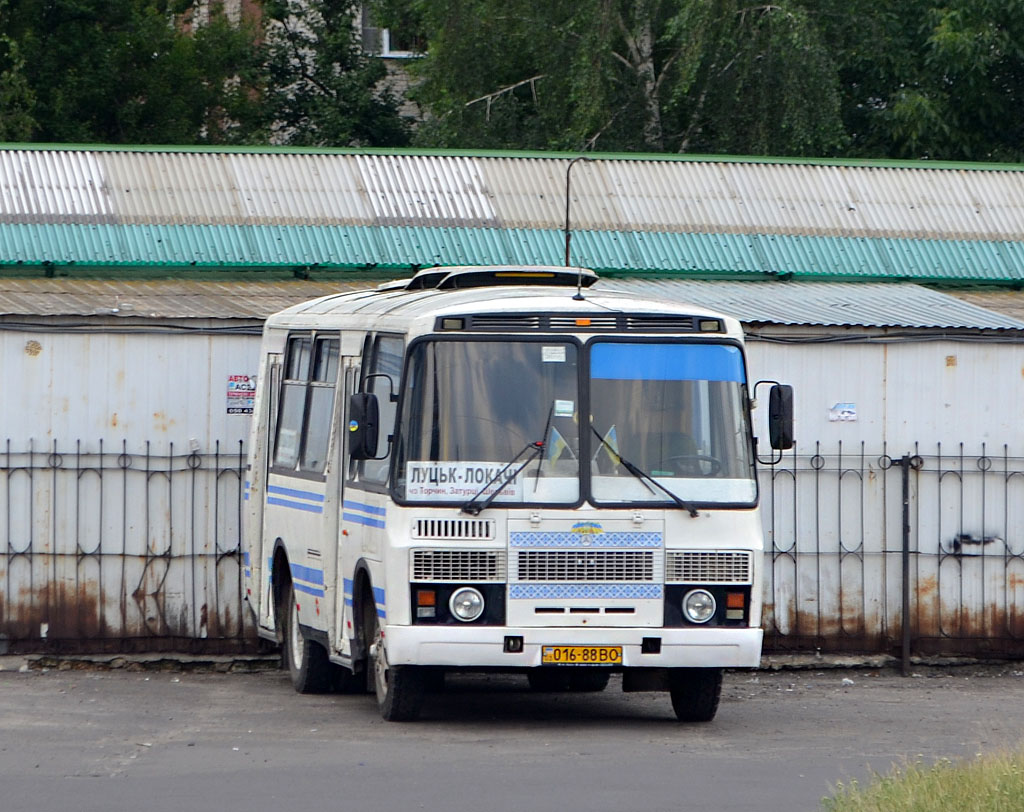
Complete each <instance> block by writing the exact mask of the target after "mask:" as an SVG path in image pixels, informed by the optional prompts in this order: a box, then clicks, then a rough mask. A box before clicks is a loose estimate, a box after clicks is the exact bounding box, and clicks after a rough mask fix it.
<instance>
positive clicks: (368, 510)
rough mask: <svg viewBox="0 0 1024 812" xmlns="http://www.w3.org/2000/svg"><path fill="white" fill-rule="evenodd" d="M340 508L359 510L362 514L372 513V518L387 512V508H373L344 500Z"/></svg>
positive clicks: (361, 503)
mask: <svg viewBox="0 0 1024 812" xmlns="http://www.w3.org/2000/svg"><path fill="white" fill-rule="evenodd" d="M342 506H343V507H346V508H348V509H349V510H361V511H362V512H363V513H372V514H373V515H374V516H384V515H385V514H386V513H387V512H388V511H387V508H382V507H375V506H373V505H367V504H365V503H363V502H353V501H351V500H349V499H346V500H345V501H344V502H343V503H342Z"/></svg>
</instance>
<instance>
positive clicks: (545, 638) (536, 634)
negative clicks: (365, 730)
mask: <svg viewBox="0 0 1024 812" xmlns="http://www.w3.org/2000/svg"><path fill="white" fill-rule="evenodd" d="M763 636H764V632H763V630H762V629H737V628H728V629H722V628H700V629H691V628H686V629H665V628H650V629H621V628H620V629H614V628H604V629H579V628H559V627H555V628H550V627H546V628H543V629H538V628H509V627H502V628H494V627H493V626H492V627H487V626H474V627H463V628H458V627H452V626H444V627H437V626H435V627H432V628H431V627H427V626H422V627H417V626H386V627H385V628H384V637H385V640H386V645H387V652H388V655H387V656H388V662H389V663H391V664H392V665H432V666H447V667H450V668H470V669H471V668H474V667H476V668H509V669H518V668H533V667H535V666H539V665H541V649H542V648H543V647H544V646H621V647H622V664H621V666H618V667H620V668H633V667H641V668H648V667H653V668H756V667H758V666H759V665H760V663H761V641H762V638H763ZM517 637H518V638H522V651H515V652H511V651H507V650H506V648H507V644H506V639H507V638H517ZM654 640H656V641H659V642H657V643H655V642H653V641H654ZM645 641H647V642H646V643H645Z"/></svg>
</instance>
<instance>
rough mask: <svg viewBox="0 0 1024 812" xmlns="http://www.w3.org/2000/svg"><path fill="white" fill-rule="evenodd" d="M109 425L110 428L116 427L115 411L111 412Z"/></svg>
mask: <svg viewBox="0 0 1024 812" xmlns="http://www.w3.org/2000/svg"><path fill="white" fill-rule="evenodd" d="M110 427H111V428H114V429H116V428H117V412H114V413H113V414H112V415H111V416H110Z"/></svg>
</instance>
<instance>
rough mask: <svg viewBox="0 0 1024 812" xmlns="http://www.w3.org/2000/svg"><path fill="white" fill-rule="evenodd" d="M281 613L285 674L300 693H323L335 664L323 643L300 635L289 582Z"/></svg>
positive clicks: (332, 677)
mask: <svg viewBox="0 0 1024 812" xmlns="http://www.w3.org/2000/svg"><path fill="white" fill-rule="evenodd" d="M282 615H283V619H284V643H283V645H282V655H283V656H282V660H283V664H284V667H285V668H286V669H287V670H288V676H290V677H291V680H292V685H293V686H294V687H295V690H296V691H298V692H299V693H300V694H322V693H327V692H328V691H330V690H331V689H332V687H333V686H334V685H335V684H336V682H337V676H338V675H337V673H336V671H335V669H336V668H337V666H335V665H334V664H333V663H331V661H330V660H329V659H328V657H327V651H326V650H325V649H324V647H323V646H321V645H320V644H319V643H316V642H313V641H312V640H307V639H306V637H305V635H303V633H302V629H301V628H300V626H299V611H298V608H297V607H296V605H295V588H294V587H293V586H292V584H291V583H289V584H288V586H287V587H286V588H285V603H284V606H283V607H282Z"/></svg>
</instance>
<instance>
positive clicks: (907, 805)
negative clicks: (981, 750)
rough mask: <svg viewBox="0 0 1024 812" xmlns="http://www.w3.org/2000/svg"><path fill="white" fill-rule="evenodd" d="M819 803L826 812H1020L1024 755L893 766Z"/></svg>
mask: <svg viewBox="0 0 1024 812" xmlns="http://www.w3.org/2000/svg"><path fill="white" fill-rule="evenodd" d="M821 804H822V809H824V810H826V811H827V812H1021V810H1022V809H1024V751H1021V752H1018V753H996V754H993V755H987V756H981V757H979V758H977V759H974V760H972V761H958V762H953V761H949V760H948V759H942V760H941V761H938V762H936V763H935V764H933V765H931V766H928V765H925V764H923V763H921V762H918V763H915V764H910V765H907V766H904V767H897V768H894V769H893V770H892V772H890V773H888V774H887V775H879V774H875V776H874V777H873V778H872V780H871V781H870V783H868V784H866V785H864V786H861V785H860V784H858V782H857V781H851V782H849V783H848V784H843V783H839V784H837V785H836V787H835V793H834V794H833V795H831V796H829V797H827V798H823V799H822V802H821Z"/></svg>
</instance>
